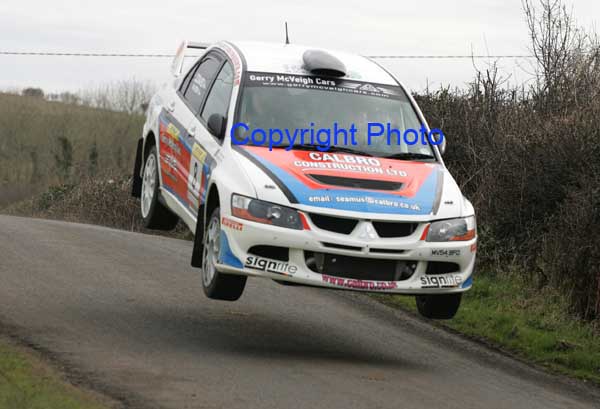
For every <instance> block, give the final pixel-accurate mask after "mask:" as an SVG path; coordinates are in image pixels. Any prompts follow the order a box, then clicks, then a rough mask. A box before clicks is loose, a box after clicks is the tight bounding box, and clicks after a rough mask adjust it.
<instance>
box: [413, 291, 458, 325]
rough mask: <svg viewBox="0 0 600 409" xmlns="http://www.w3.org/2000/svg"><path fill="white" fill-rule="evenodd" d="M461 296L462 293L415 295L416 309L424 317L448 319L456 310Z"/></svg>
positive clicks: (452, 316)
mask: <svg viewBox="0 0 600 409" xmlns="http://www.w3.org/2000/svg"><path fill="white" fill-rule="evenodd" d="M461 298H462V293H453V294H426V295H417V296H416V299H417V309H418V310H419V313H420V314H421V315H422V316H424V317H426V318H432V319H437V320H449V319H451V318H454V316H455V315H456V313H457V312H458V307H460V300H461Z"/></svg>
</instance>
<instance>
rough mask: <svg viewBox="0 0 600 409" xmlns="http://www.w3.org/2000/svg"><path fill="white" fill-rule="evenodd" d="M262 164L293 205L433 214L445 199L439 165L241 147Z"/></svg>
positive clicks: (348, 155)
mask: <svg viewBox="0 0 600 409" xmlns="http://www.w3.org/2000/svg"><path fill="white" fill-rule="evenodd" d="M238 151H239V152H243V154H245V155H246V156H247V157H249V158H251V159H252V160H253V161H254V162H255V163H257V164H259V166H261V167H262V168H263V169H264V170H265V171H266V172H268V173H269V176H271V177H272V178H273V180H274V181H275V182H276V184H277V185H278V186H279V187H280V188H281V189H282V190H283V191H284V193H285V194H286V195H287V196H288V199H289V200H290V202H292V203H300V204H306V205H311V206H319V207H325V208H335V209H340V210H351V211H360V212H379V213H396V214H398V213H399V214H429V213H433V212H434V211H435V209H436V207H435V206H436V203H439V202H438V201H437V200H438V198H439V195H440V194H441V184H442V183H443V177H442V175H443V173H442V172H443V171H442V169H441V168H440V167H439V165H437V164H431V163H421V162H411V161H399V160H394V159H386V158H374V157H366V156H361V155H351V154H339V153H326V152H325V153H324V152H315V151H301V150H297V151H285V150H284V149H279V150H274V151H269V149H268V147H261V146H244V147H239V148H238ZM314 176H333V177H336V178H352V179H365V180H373V179H377V180H380V181H386V182H397V183H398V184H399V185H400V188H399V189H397V190H393V191H392V190H389V191H388V190H375V189H365V188H348V187H345V186H339V185H333V184H326V183H323V182H320V181H319V180H318V179H317V178H315V177H314Z"/></svg>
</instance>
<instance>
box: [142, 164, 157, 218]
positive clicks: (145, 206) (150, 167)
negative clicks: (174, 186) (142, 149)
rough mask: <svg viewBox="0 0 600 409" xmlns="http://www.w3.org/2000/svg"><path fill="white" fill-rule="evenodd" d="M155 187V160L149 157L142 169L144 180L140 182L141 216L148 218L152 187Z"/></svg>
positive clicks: (152, 197) (152, 192)
mask: <svg viewBox="0 0 600 409" xmlns="http://www.w3.org/2000/svg"><path fill="white" fill-rule="evenodd" d="M155 185H156V159H155V158H154V155H150V156H149V157H148V159H147V160H146V166H145V167H144V179H143V182H142V216H143V217H148V214H149V213H150V206H152V200H153V199H154V187H155Z"/></svg>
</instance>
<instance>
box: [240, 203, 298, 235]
mask: <svg viewBox="0 0 600 409" xmlns="http://www.w3.org/2000/svg"><path fill="white" fill-rule="evenodd" d="M231 213H232V214H233V215H234V216H236V217H239V218H242V219H246V220H252V221H255V222H259V223H265V224H272V225H274V226H279V227H287V228H288V229H296V230H302V229H303V228H304V224H303V222H302V218H301V215H300V213H299V212H297V211H296V210H294V209H290V208H289V207H285V206H280V205H278V204H274V203H269V202H265V201H262V200H258V199H252V198H249V197H246V196H240V195H236V194H233V195H232V196H231Z"/></svg>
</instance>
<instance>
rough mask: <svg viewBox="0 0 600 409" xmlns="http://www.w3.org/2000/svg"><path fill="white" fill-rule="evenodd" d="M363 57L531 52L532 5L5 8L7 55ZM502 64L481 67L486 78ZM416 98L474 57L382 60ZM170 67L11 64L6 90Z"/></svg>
mask: <svg viewBox="0 0 600 409" xmlns="http://www.w3.org/2000/svg"><path fill="white" fill-rule="evenodd" d="M565 2H566V4H567V6H568V7H569V8H572V10H573V15H574V17H575V19H576V20H577V22H578V24H579V25H581V26H583V27H586V28H588V29H593V28H595V27H596V25H597V23H598V21H599V20H600V1H598V0H565ZM285 21H287V22H288V25H289V31H290V40H291V42H293V43H298V44H305V45H310V46H314V47H315V48H331V49H338V50H343V51H349V52H353V53H358V54H363V55H381V54H384V55H389V54H400V55H449V54H450V55H455V54H460V55H470V54H471V53H474V54H485V55H498V54H511V55H513V54H518V55H521V54H529V49H528V47H529V44H528V34H527V26H526V23H525V18H524V15H523V11H522V6H521V0H460V1H447V0H419V1H410V2H408V1H389V0H388V1H357V0H345V1H340V0H328V1H322V0H321V1H314V0H303V1H293V2H289V1H283V0H279V1H275V0H272V1H263V0H254V1H251V2H248V1H239V0H230V1H226V0H221V1H218V2H214V1H198V0H196V1H189V0H179V1H165V0H161V1H155V0H119V1H118V0H103V1H93V2H91V1H87V0H51V1H48V0H18V1H10V0H5V1H3V2H1V3H0V51H43V52H98V53H104V52H106V53H130V52H131V53H161V54H162V53H166V54H173V53H175V50H176V48H177V46H178V45H179V43H180V42H181V41H182V40H191V41H204V42H214V41H219V40H244V41H247V40H248V41H271V42H279V41H281V42H283V41H284V38H285V37H284V22H285ZM493 61H494V60H493V59H489V60H488V59H481V60H476V61H475V65H476V67H477V68H478V69H481V70H485V68H487V67H488V66H489V64H490V63H491V62H493ZM381 62H382V63H383V65H384V66H386V67H387V68H388V69H390V70H391V71H392V72H393V73H394V74H395V75H396V76H397V77H398V78H399V79H400V81H402V82H403V83H404V84H405V85H406V86H407V87H408V88H409V89H411V90H413V91H420V90H423V89H425V87H427V86H429V87H430V88H433V89H435V88H437V87H439V86H441V85H450V86H452V87H454V86H456V87H464V86H465V84H466V83H468V82H469V81H470V80H471V79H472V78H473V76H474V73H475V67H474V65H473V61H471V60H470V59H464V60H382V61H381ZM170 63H171V60H170V59H169V58H154V59H149V58H97V57H37V56H6V55H0V67H1V68H0V74H1V75H0V89H2V90H15V89H21V88H23V87H28V86H34V87H41V88H43V89H44V90H45V91H46V92H57V91H78V90H82V89H86V88H93V87H97V86H101V85H103V84H106V83H110V82H115V81H121V80H127V79H133V78H135V79H137V80H142V81H150V82H152V83H155V84H157V85H159V84H161V83H164V82H166V81H168V80H169V78H170V74H169V67H170ZM499 67H500V70H501V73H502V74H503V75H505V76H509V77H510V79H509V81H510V82H511V83H513V84H520V83H522V82H525V81H527V80H528V79H530V77H531V75H530V72H531V62H530V60H527V59H513V58H510V59H502V60H500V61H499Z"/></svg>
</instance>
